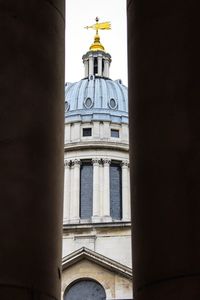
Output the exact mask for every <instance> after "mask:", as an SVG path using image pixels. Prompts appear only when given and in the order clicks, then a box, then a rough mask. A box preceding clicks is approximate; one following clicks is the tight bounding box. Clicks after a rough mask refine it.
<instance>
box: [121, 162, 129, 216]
mask: <svg viewBox="0 0 200 300" xmlns="http://www.w3.org/2000/svg"><path fill="white" fill-rule="evenodd" d="M121 168H122V219H123V221H130V199H129V194H130V190H129V170H128V169H129V163H128V161H127V160H125V161H122V164H121Z"/></svg>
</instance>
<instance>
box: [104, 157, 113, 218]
mask: <svg viewBox="0 0 200 300" xmlns="http://www.w3.org/2000/svg"><path fill="white" fill-rule="evenodd" d="M110 163H111V160H110V159H108V158H104V159H103V168H104V172H103V177H104V178H103V191H104V193H103V195H104V197H103V220H104V221H107V222H109V221H111V220H112V218H111V217H110Z"/></svg>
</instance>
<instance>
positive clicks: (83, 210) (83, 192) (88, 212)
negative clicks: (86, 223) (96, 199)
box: [80, 162, 93, 219]
mask: <svg viewBox="0 0 200 300" xmlns="http://www.w3.org/2000/svg"><path fill="white" fill-rule="evenodd" d="M92 198H93V166H92V164H91V163H90V162H83V163H82V164H81V180H80V218H81V219H88V218H90V217H91V216H92Z"/></svg>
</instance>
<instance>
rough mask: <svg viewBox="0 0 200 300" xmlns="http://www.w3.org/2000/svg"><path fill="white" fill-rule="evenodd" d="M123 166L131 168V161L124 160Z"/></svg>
mask: <svg viewBox="0 0 200 300" xmlns="http://www.w3.org/2000/svg"><path fill="white" fill-rule="evenodd" d="M121 166H122V167H127V168H128V167H129V161H128V160H123V161H122V162H121Z"/></svg>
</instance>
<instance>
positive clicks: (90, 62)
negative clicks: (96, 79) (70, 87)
mask: <svg viewBox="0 0 200 300" xmlns="http://www.w3.org/2000/svg"><path fill="white" fill-rule="evenodd" d="M90 75H94V58H93V57H92V56H90V57H89V76H90Z"/></svg>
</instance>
